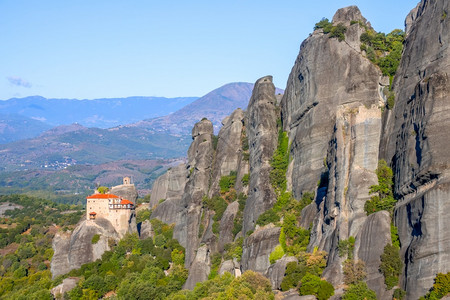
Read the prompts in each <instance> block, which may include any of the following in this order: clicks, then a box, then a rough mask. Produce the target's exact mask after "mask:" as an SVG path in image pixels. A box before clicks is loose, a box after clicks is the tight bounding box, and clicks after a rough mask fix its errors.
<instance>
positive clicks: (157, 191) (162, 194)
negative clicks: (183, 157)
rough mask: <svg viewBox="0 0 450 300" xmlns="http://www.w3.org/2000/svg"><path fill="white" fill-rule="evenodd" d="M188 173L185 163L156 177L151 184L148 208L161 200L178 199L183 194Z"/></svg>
mask: <svg viewBox="0 0 450 300" xmlns="http://www.w3.org/2000/svg"><path fill="white" fill-rule="evenodd" d="M188 175H189V171H188V170H187V168H186V165H185V164H180V165H178V166H176V167H173V168H170V169H168V170H167V172H166V173H165V174H163V175H161V176H160V177H158V178H157V179H156V180H155V182H154V183H153V186H152V193H151V195H150V208H153V207H155V206H156V205H158V204H159V202H160V201H161V200H171V201H174V200H175V201H179V200H180V199H181V197H182V196H183V192H184V187H185V185H186V182H187V179H188Z"/></svg>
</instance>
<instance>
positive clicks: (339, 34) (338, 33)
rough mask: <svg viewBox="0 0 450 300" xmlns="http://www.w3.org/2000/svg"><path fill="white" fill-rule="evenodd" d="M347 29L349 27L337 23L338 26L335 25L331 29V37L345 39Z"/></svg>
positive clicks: (340, 40) (339, 39)
mask: <svg viewBox="0 0 450 300" xmlns="http://www.w3.org/2000/svg"><path fill="white" fill-rule="evenodd" d="M346 31H347V27H345V26H344V25H343V24H340V23H339V24H337V25H336V26H333V27H332V28H331V31H330V38H333V37H335V38H337V39H338V41H339V42H342V41H344V40H345V32H346Z"/></svg>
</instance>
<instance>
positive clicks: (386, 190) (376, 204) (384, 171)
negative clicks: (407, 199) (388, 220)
mask: <svg viewBox="0 0 450 300" xmlns="http://www.w3.org/2000/svg"><path fill="white" fill-rule="evenodd" d="M376 173H377V177H378V184H376V185H372V186H371V187H370V190H369V194H371V195H372V194H374V196H372V198H370V200H368V201H367V202H366V203H365V205H364V210H365V211H366V213H367V215H370V214H372V213H374V212H377V211H380V210H387V211H391V210H392V208H394V206H395V202H396V201H395V199H394V194H393V191H392V187H393V185H394V181H393V177H394V176H393V172H392V169H391V168H389V167H388V165H387V163H386V161H385V160H380V161H379V162H378V168H377V170H376Z"/></svg>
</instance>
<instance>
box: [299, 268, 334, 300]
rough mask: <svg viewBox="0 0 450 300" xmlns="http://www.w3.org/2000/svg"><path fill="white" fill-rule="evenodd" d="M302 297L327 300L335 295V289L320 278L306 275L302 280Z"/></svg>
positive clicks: (300, 290)
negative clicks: (307, 296) (312, 296)
mask: <svg viewBox="0 0 450 300" xmlns="http://www.w3.org/2000/svg"><path fill="white" fill-rule="evenodd" d="M300 282H301V285H300V289H299V292H300V295H315V296H316V297H317V299H319V300H325V299H328V298H330V297H331V296H333V295H334V287H333V285H332V284H331V283H329V282H328V281H326V280H322V279H320V277H319V276H316V275H313V274H310V273H306V275H305V276H303V278H302V279H301V281H300Z"/></svg>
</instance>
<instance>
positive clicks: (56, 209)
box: [0, 195, 83, 299]
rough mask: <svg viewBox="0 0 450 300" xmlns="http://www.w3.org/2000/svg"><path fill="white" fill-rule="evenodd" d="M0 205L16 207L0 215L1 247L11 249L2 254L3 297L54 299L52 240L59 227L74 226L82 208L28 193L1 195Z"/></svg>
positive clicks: (0, 292) (0, 290) (0, 294)
mask: <svg viewBox="0 0 450 300" xmlns="http://www.w3.org/2000/svg"><path fill="white" fill-rule="evenodd" d="M8 203H9V204H8ZM0 204H2V205H5V206H8V205H10V206H11V208H14V207H17V208H16V209H12V210H7V211H6V212H4V214H3V216H2V217H0V224H1V225H2V226H1V228H0V248H4V247H5V246H8V245H9V247H8V248H10V249H11V250H10V251H8V250H7V249H8V248H5V249H3V251H4V252H3V253H2V255H1V256H0V298H1V299H52V297H51V294H50V288H51V286H52V280H51V273H50V270H49V268H50V260H51V258H52V255H53V249H52V239H53V236H54V234H55V233H56V232H57V231H58V229H57V228H58V227H66V228H67V229H68V230H70V229H73V228H74V225H75V224H76V223H77V222H78V221H79V220H80V217H81V216H82V215H83V211H82V210H81V207H80V206H74V205H67V204H57V203H54V202H52V201H48V200H44V199H39V198H34V197H29V196H25V195H5V196H0Z"/></svg>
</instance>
